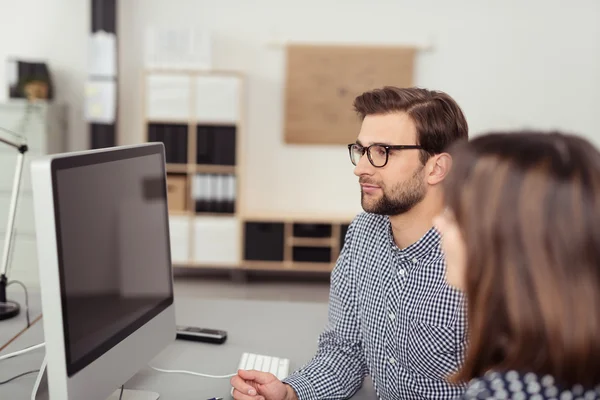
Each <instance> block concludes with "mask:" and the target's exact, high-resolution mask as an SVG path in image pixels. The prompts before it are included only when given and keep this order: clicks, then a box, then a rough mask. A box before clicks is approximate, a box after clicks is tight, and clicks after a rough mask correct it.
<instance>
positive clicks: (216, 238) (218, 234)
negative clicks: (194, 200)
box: [194, 217, 240, 267]
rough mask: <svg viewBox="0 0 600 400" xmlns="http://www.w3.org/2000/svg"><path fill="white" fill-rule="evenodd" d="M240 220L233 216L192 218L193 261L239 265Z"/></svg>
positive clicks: (231, 265) (220, 264)
mask: <svg viewBox="0 0 600 400" xmlns="http://www.w3.org/2000/svg"><path fill="white" fill-rule="evenodd" d="M239 242H240V222H239V220H238V219H237V218H235V217H196V218H194V262H197V263H201V264H213V265H214V266H215V267H218V266H230V267H235V266H237V265H239V263H240V259H239V251H240V248H239V246H240V243H239Z"/></svg>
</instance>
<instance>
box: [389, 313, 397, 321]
mask: <svg viewBox="0 0 600 400" xmlns="http://www.w3.org/2000/svg"><path fill="white" fill-rule="evenodd" d="M394 318H396V316H395V315H394V313H390V319H391V320H392V321H393V320H394Z"/></svg>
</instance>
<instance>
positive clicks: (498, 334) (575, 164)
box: [444, 132, 600, 387]
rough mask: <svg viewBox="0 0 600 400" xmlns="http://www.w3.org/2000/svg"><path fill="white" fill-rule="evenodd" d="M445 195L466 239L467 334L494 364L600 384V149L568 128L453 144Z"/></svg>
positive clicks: (467, 375)
mask: <svg viewBox="0 0 600 400" xmlns="http://www.w3.org/2000/svg"><path fill="white" fill-rule="evenodd" d="M449 151H450V154H451V155H452V156H453V160H454V161H453V165H452V169H451V171H450V173H449V175H448V177H447V179H446V180H445V181H444V197H445V201H446V205H447V206H448V207H449V209H451V210H452V212H453V214H454V217H455V218H456V222H457V225H458V227H459V229H460V231H461V234H462V236H463V238H464V240H465V243H466V249H467V256H466V258H467V263H466V274H465V287H464V290H465V295H466V298H467V321H468V326H469V344H468V349H467V352H466V357H465V362H464V365H463V366H462V368H461V369H460V371H459V372H458V374H457V375H456V376H455V377H454V378H455V379H454V380H455V381H464V382H466V381H468V380H470V379H471V378H474V377H480V376H482V375H483V374H485V373H486V372H487V371H489V370H496V371H498V372H506V371H508V370H516V371H519V372H533V373H536V374H539V375H540V376H542V375H545V374H549V375H552V376H554V378H555V380H556V381H557V383H559V384H560V385H565V386H567V387H571V386H572V385H575V384H581V385H586V386H592V387H593V386H594V385H597V384H598V383H600V153H599V152H598V151H597V150H596V149H595V148H594V146H593V145H592V144H591V143H590V142H589V141H587V140H585V139H583V138H580V137H577V136H572V135H566V134H562V133H559V132H551V133H539V132H499V133H492V134H487V135H482V136H479V137H477V138H475V139H472V140H471V141H470V142H466V141H465V142H460V143H457V144H455V145H454V146H453V147H452V148H451V149H450V150H449Z"/></svg>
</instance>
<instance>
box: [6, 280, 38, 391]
mask: <svg viewBox="0 0 600 400" xmlns="http://www.w3.org/2000/svg"><path fill="white" fill-rule="evenodd" d="M28 291H29V320H30V322H31V323H33V322H34V321H35V320H36V319H37V318H38V317H39V316H40V315H41V314H42V302H41V296H40V293H39V292H38V291H36V290H32V289H31V288H28ZM7 297H8V299H9V300H12V301H16V302H17V303H19V304H20V305H21V313H20V314H19V315H17V316H16V317H14V318H11V319H5V320H3V321H0V349H2V347H4V346H5V345H6V344H7V343H8V342H10V341H11V340H13V338H14V337H15V336H17V335H18V334H19V333H21V332H22V331H23V330H24V329H25V328H27V317H26V314H25V312H26V310H25V292H24V291H23V288H22V287H20V286H19V285H16V284H13V285H10V287H9V288H8V296H7ZM40 322H41V321H40ZM2 370H3V368H2V365H1V364H0V371H2ZM0 380H2V379H0Z"/></svg>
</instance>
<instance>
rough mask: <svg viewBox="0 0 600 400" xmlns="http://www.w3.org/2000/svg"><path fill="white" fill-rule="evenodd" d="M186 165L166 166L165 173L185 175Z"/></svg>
mask: <svg viewBox="0 0 600 400" xmlns="http://www.w3.org/2000/svg"><path fill="white" fill-rule="evenodd" d="M188 171H189V168H188V164H167V173H175V174H187V172H188Z"/></svg>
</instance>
